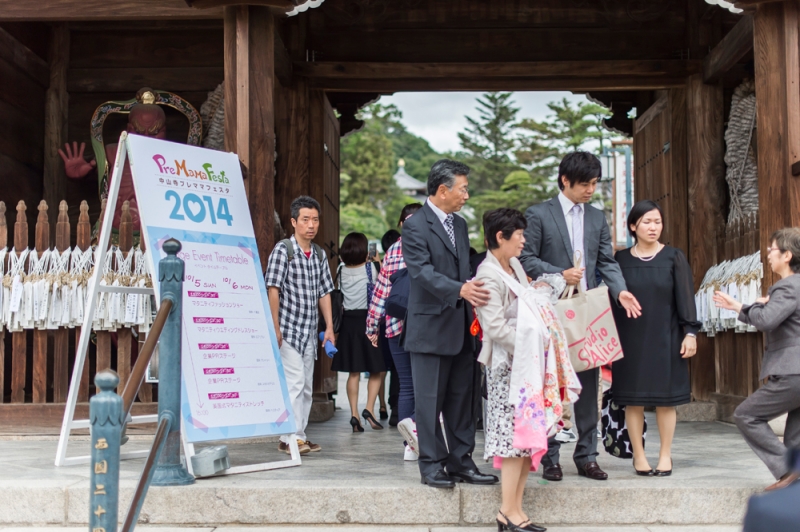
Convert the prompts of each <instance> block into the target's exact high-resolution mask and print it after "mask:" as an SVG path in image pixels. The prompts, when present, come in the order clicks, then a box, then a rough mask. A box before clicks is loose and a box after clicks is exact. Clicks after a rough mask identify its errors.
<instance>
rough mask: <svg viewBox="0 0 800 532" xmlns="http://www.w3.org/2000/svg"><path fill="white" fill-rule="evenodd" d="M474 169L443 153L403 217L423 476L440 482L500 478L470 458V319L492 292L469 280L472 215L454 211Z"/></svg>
mask: <svg viewBox="0 0 800 532" xmlns="http://www.w3.org/2000/svg"><path fill="white" fill-rule="evenodd" d="M468 176H469V167H467V166H466V165H465V164H462V163H459V162H456V161H450V160H448V159H442V160H441V161H437V162H436V163H435V164H434V165H433V167H431V172H430V175H429V176H428V200H427V201H426V202H425V205H424V206H423V207H422V209H420V211H419V212H417V214H415V215H414V216H412V217H411V218H409V219H408V221H406V223H405V224H403V257H404V258H405V261H406V267H407V268H408V274H409V276H410V279H411V291H410V293H409V298H408V311H407V314H406V322H405V327H404V328H403V334H404V335H405V338H404V339H403V346H404V347H405V349H406V351H409V352H410V353H411V370H412V377H413V380H414V398H415V400H416V405H417V408H416V417H417V434H418V437H419V461H418V463H419V470H420V473H421V475H422V483H423V484H427V485H429V486H432V487H434V488H452V487H453V486H454V485H455V483H456V482H468V483H471V484H494V483H496V482H497V481H498V479H497V477H496V476H494V475H485V474H483V473H481V472H480V471H478V467H477V466H476V465H475V462H474V461H473V460H472V451H473V450H474V449H475V415H474V414H475V412H474V411H473V410H474V404H475V401H474V394H475V393H476V392H477V391H476V390H475V380H476V377H477V370H476V365H477V363H476V362H475V343H474V342H475V340H474V338H473V337H472V336H471V335H470V333H469V325H470V323H471V322H472V318H473V316H472V305H474V306H481V305H485V304H486V302H487V301H488V300H489V292H488V291H487V290H486V289H484V288H482V285H483V282H482V281H473V282H468V279H469V278H470V269H469V236H468V235H467V223H466V222H465V221H464V220H463V219H461V218H460V217H458V216H455V214H454V213H456V212H458V211H460V210H461V208H462V207H463V206H464V204H465V203H466V201H467V199H468V198H469V191H468V188H467V185H468ZM440 413H441V414H442V416H443V418H444V425H445V430H446V433H447V443H446V444H445V440H444V437H443V435H442V428H441V424H440V423H439V414H440ZM448 449H449V450H448Z"/></svg>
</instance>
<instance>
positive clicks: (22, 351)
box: [11, 201, 28, 403]
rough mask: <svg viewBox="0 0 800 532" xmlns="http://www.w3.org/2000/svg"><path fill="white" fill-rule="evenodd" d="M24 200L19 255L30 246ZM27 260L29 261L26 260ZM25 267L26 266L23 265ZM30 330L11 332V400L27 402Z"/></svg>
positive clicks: (16, 232) (18, 227) (20, 209)
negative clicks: (26, 376) (26, 383)
mask: <svg viewBox="0 0 800 532" xmlns="http://www.w3.org/2000/svg"><path fill="white" fill-rule="evenodd" d="M26 210H27V207H26V206H25V202H24V201H20V202H19V203H18V204H17V221H16V223H15V224H14V248H15V249H16V250H17V254H18V255H19V254H20V253H21V252H22V251H23V250H24V249H25V248H27V247H28V218H27V216H26V214H25V211H26ZM26 262H27V261H26ZM23 268H25V266H24V265H23ZM27 351H28V332H27V331H18V332H14V333H11V402H12V403H24V402H25V374H26V369H27Z"/></svg>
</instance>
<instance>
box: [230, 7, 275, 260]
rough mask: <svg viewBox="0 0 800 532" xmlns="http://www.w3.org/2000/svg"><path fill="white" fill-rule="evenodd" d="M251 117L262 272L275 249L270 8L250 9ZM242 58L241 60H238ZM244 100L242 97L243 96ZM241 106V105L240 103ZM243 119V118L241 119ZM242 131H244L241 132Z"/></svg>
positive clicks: (253, 205)
mask: <svg viewBox="0 0 800 532" xmlns="http://www.w3.org/2000/svg"><path fill="white" fill-rule="evenodd" d="M248 9H249V10H250V16H249V23H250V42H249V48H250V50H249V54H248V55H249V59H250V64H249V74H250V76H249V78H250V79H249V82H250V88H249V94H250V97H249V99H248V100H247V101H246V104H247V108H246V112H247V113H249V133H248V136H247V138H246V141H247V144H248V145H249V147H248V150H249V154H250V155H249V157H250V166H249V168H248V181H250V189H249V196H248V199H249V201H250V212H251V213H253V230H254V232H255V237H256V244H257V246H258V253H259V257H260V259H261V268H262V271H267V261H268V259H269V254H270V252H271V251H272V248H273V246H274V245H275V242H274V240H275V236H274V233H273V227H274V223H275V218H274V216H273V212H274V210H275V18H274V17H273V16H272V12H271V11H270V10H269V8H266V7H260V6H249V7H248ZM237 57H238V56H237ZM239 97H240V98H241V93H240V94H239ZM238 103H239V104H240V106H241V103H242V102H241V101H239V102H238ZM240 118H241V115H240ZM240 131H241V129H240Z"/></svg>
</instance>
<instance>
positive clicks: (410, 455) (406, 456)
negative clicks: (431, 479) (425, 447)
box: [403, 445, 419, 462]
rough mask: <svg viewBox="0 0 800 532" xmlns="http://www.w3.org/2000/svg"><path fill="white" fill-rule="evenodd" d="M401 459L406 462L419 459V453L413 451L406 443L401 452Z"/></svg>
mask: <svg viewBox="0 0 800 532" xmlns="http://www.w3.org/2000/svg"><path fill="white" fill-rule="evenodd" d="M403 460H405V461H406V462H416V461H417V460H419V455H418V454H417V453H415V452H414V449H412V448H411V446H410V445H406V450H405V452H404V453H403Z"/></svg>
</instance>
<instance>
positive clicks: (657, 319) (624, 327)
mask: <svg viewBox="0 0 800 532" xmlns="http://www.w3.org/2000/svg"><path fill="white" fill-rule="evenodd" d="M615 258H616V260H617V262H618V263H619V266H620V268H621V269H622V275H623V277H624V278H625V283H626V285H627V286H628V291H630V292H631V293H632V294H633V295H634V296H635V297H636V299H637V300H639V303H640V304H641V305H642V315H641V316H640V317H638V318H636V319H633V318H628V317H627V315H626V313H625V309H623V308H621V307H619V306H618V305H612V308H613V309H614V318H615V320H616V323H617V329H618V330H619V336H620V342H621V344H622V352H623V355H624V356H623V358H622V359H621V360H618V361H617V362H614V363H613V364H612V365H611V373H612V382H611V386H612V389H613V393H614V401H615V402H616V403H618V404H620V405H631V406H677V405H682V404H685V403H688V402H689V401H690V400H691V384H690V382H689V364H688V361H689V359H685V358H681V343H682V342H683V338H684V336H685V335H686V333H695V334H696V333H697V331H698V330H699V329H700V323H699V322H698V321H697V310H696V308H695V302H694V283H693V281H692V271H691V268H690V266H689V263H688V261H687V260H686V256H685V255H684V254H683V252H682V251H681V250H679V249H677V248H673V247H671V246H664V248H663V249H662V250H661V252H659V253H658V254H657V255H656V256H655V258H654V259H653V260H650V261H643V260H640V259H638V258H636V257H634V256H633V255H632V254H631V250H630V249H625V250H621V251H618V252H617V254H616V255H615Z"/></svg>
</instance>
